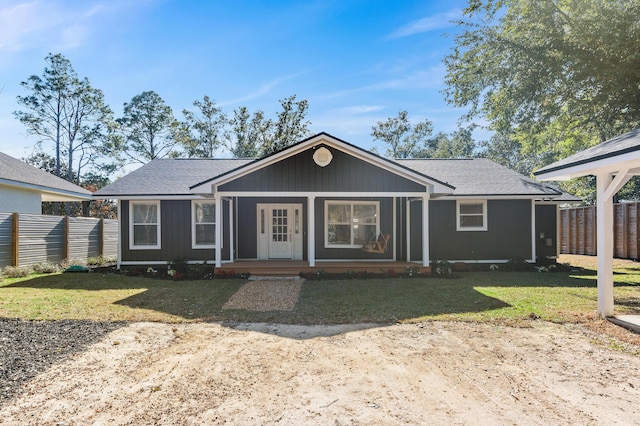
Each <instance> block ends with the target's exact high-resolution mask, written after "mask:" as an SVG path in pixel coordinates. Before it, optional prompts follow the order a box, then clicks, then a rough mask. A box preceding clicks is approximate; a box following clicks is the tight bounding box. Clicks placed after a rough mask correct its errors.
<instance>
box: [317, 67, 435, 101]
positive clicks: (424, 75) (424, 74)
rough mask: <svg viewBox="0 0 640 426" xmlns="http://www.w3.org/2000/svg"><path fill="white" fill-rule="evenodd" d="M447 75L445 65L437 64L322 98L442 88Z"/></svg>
mask: <svg viewBox="0 0 640 426" xmlns="http://www.w3.org/2000/svg"><path fill="white" fill-rule="evenodd" d="M444 75H445V67H444V65H436V66H432V67H429V68H427V69H423V70H416V71H412V72H408V73H406V74H404V75H402V76H400V77H398V78H394V79H391V80H386V81H382V82H380V83H374V84H369V85H367V86H362V87H356V88H353V89H348V90H343V91H340V92H333V93H328V94H326V95H324V96H321V98H325V99H329V98H337V97H341V96H347V95H352V94H355V93H362V92H374V91H378V90H387V89H401V90H406V89H440V88H442V87H443V81H444Z"/></svg>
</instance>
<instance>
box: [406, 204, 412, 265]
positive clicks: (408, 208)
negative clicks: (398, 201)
mask: <svg viewBox="0 0 640 426" xmlns="http://www.w3.org/2000/svg"><path fill="white" fill-rule="evenodd" d="M405 223H406V224H407V225H406V227H407V229H405V231H406V234H407V237H406V243H407V262H411V200H409V198H408V197H407V211H406V221H405Z"/></svg>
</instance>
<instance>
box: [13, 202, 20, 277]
mask: <svg viewBox="0 0 640 426" xmlns="http://www.w3.org/2000/svg"><path fill="white" fill-rule="evenodd" d="M12 219H13V220H12V221H11V236H12V247H11V252H12V255H13V261H12V264H13V266H20V265H19V263H20V250H19V247H20V213H14V214H13V218H12Z"/></svg>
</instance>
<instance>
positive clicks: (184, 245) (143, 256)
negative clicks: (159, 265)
mask: <svg viewBox="0 0 640 426" xmlns="http://www.w3.org/2000/svg"><path fill="white" fill-rule="evenodd" d="M223 204H224V208H223V210H222V216H223V218H222V220H223V224H224V227H223V228H222V229H223V248H222V258H223V259H228V258H229V231H228V229H229V226H228V223H229V210H228V204H227V202H224V203H223ZM120 220H121V225H122V227H121V231H122V240H121V241H122V245H121V250H122V261H124V262H128V261H135V262H145V261H150V262H153V261H173V260H176V259H183V260H187V261H204V260H213V259H215V249H192V248H191V201H190V200H161V201H160V227H161V231H160V232H161V237H160V238H161V248H160V249H158V250H130V249H129V201H127V200H123V201H121V202H120Z"/></svg>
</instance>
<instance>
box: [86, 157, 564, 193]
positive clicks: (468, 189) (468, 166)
mask: <svg viewBox="0 0 640 426" xmlns="http://www.w3.org/2000/svg"><path fill="white" fill-rule="evenodd" d="M253 161H255V160H253V159H225V160H217V159H171V160H153V161H151V162H149V163H147V164H146V165H144V166H143V167H141V168H139V169H137V170H135V171H133V172H131V173H129V174H128V175H126V176H124V177H122V178H120V179H118V180H117V181H115V182H114V183H112V184H111V185H108V186H106V187H105V188H102V189H100V190H99V191H97V192H95V193H94V195H95V196H98V197H123V196H180V195H183V196H190V195H193V193H192V192H191V190H190V189H189V187H190V186H192V185H195V184H197V183H199V182H202V181H205V180H207V179H210V178H212V177H216V176H219V175H222V174H224V173H228V172H229V171H231V170H234V169H237V168H239V167H242V166H245V165H247V164H249V163H251V162H253ZM395 161H396V162H397V163H398V164H400V165H401V166H403V167H406V168H409V169H411V170H414V171H416V172H418V173H420V174H423V175H427V176H433V177H435V178H437V179H438V180H440V181H442V182H446V183H448V184H450V185H452V186H454V187H455V191H454V193H453V194H452V195H460V196H489V195H505V196H516V195H523V196H540V197H551V198H556V197H559V196H561V195H562V193H561V192H560V191H558V190H556V189H554V188H552V187H550V186H547V185H544V184H541V183H539V182H536V181H534V180H532V179H529V178H527V177H525V176H522V175H520V174H519V173H516V172H514V171H513V170H511V169H508V168H507V167H504V166H501V165H499V164H497V163H494V162H493V161H490V160H487V159H478V158H476V159H465V160H448V159H447V160H443V159H415V160H414V159H412V160H395ZM569 201H571V200H569Z"/></svg>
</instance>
